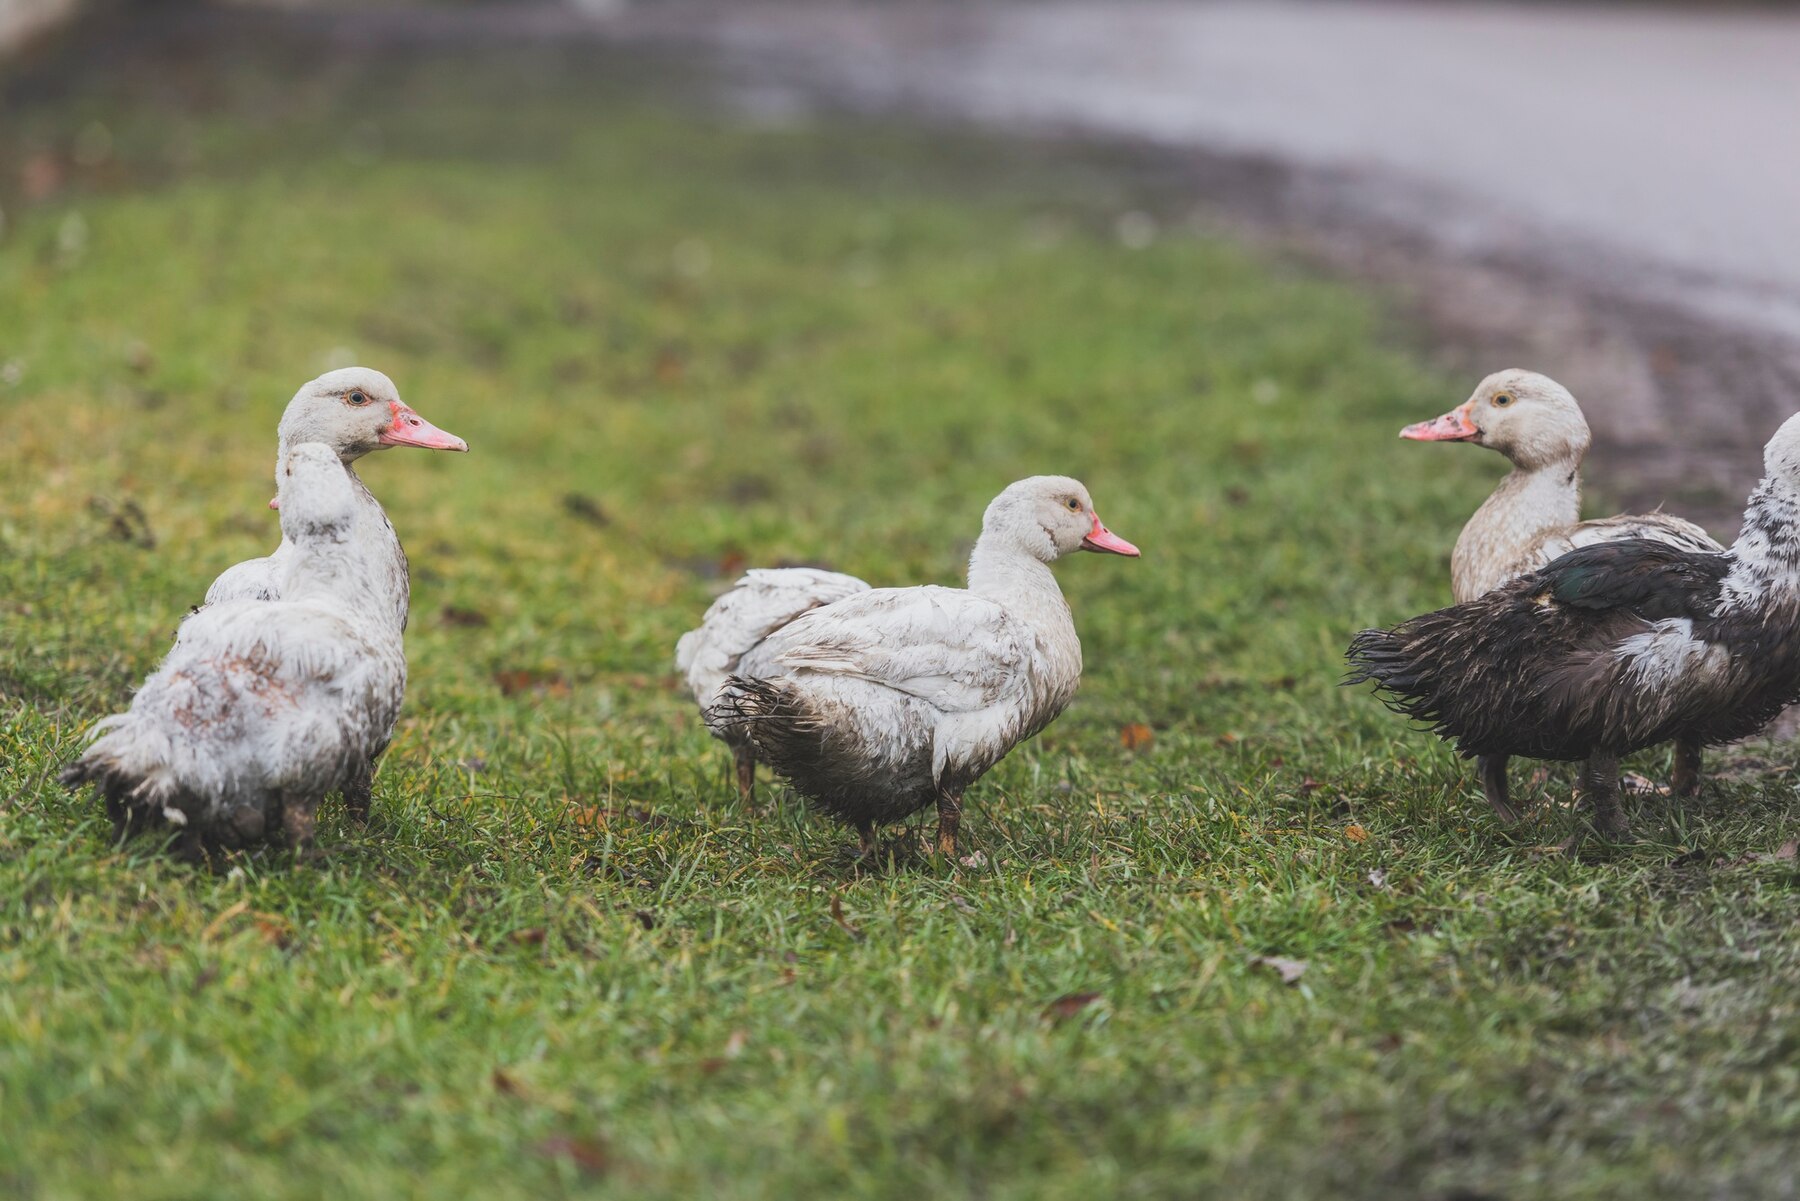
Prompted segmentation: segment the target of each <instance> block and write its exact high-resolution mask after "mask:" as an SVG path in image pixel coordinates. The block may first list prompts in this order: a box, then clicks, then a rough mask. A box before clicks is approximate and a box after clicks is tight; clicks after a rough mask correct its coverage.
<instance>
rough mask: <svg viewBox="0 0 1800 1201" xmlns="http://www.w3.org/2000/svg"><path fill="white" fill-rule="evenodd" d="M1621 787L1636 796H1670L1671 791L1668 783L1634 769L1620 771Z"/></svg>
mask: <svg viewBox="0 0 1800 1201" xmlns="http://www.w3.org/2000/svg"><path fill="white" fill-rule="evenodd" d="M1619 787H1620V788H1621V789H1622V790H1623V791H1625V792H1629V793H1631V794H1633V795H1635V796H1668V795H1669V792H1670V789H1669V786H1668V785H1667V784H1658V783H1657V782H1656V781H1655V780H1652V779H1651V778H1650V777H1649V776H1645V775H1640V774H1639V773H1637V772H1634V771H1627V772H1620V773H1619Z"/></svg>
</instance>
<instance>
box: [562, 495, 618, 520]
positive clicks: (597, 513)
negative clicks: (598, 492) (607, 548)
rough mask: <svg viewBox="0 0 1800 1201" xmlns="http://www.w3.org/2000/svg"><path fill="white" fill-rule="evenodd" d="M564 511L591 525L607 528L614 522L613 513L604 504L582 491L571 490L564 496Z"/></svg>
mask: <svg viewBox="0 0 1800 1201" xmlns="http://www.w3.org/2000/svg"><path fill="white" fill-rule="evenodd" d="M562 507H563V512H565V513H567V514H568V515H569V516H570V517H573V518H575V520H577V521H585V522H587V523H588V524H589V525H592V526H599V527H601V528H603V529H604V528H605V527H606V526H609V525H611V524H612V515H611V514H610V513H608V512H607V511H606V509H605V507H604V506H603V505H601V503H600V502H599V501H597V500H595V499H594V498H593V497H591V496H587V495H584V494H582V493H580V492H570V493H567V494H565V495H564V496H563V498H562Z"/></svg>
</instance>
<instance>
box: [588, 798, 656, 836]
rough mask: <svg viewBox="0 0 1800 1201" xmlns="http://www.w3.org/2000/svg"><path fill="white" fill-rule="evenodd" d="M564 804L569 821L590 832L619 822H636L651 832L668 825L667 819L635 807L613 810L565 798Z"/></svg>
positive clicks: (604, 806)
mask: <svg viewBox="0 0 1800 1201" xmlns="http://www.w3.org/2000/svg"><path fill="white" fill-rule="evenodd" d="M564 803H565V804H566V805H567V806H568V813H569V820H570V821H572V822H574V823H575V824H576V825H577V826H582V827H585V828H587V829H591V830H598V829H601V828H603V827H605V826H609V825H611V824H612V823H613V822H616V821H620V820H623V821H628V822H636V823H637V824H638V825H640V826H646V827H648V828H649V829H652V830H656V829H660V828H662V827H663V826H666V825H668V824H669V821H668V819H667V818H665V817H661V816H659V815H657V814H655V813H652V812H650V810H648V809H640V808H637V807H636V806H633V807H632V808H629V809H614V808H611V807H610V806H607V805H583V804H581V803H580V802H579V801H571V800H568V799H567V798H565V799H564Z"/></svg>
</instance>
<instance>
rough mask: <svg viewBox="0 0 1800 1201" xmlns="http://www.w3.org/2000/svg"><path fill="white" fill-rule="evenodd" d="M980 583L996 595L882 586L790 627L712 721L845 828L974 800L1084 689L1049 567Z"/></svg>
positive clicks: (1029, 564) (736, 679)
mask: <svg viewBox="0 0 1800 1201" xmlns="http://www.w3.org/2000/svg"><path fill="white" fill-rule="evenodd" d="M978 558H979V551H978ZM971 578H972V581H973V580H975V579H977V578H981V579H982V580H983V582H984V583H987V584H989V585H991V586H990V587H986V588H982V589H981V590H980V591H973V590H963V589H956V588H939V587H923V588H879V589H874V590H871V591H867V592H862V593H858V594H856V595H853V596H850V597H847V598H845V599H843V600H839V601H837V602H835V603H833V604H832V605H830V606H829V607H827V608H822V609H818V610H816V611H814V612H811V613H808V614H806V615H805V616H803V617H800V618H799V619H797V620H795V621H793V622H791V623H789V624H788V625H785V626H783V627H782V628H780V629H779V630H776V631H775V632H773V633H772V634H770V635H769V636H768V637H766V638H765V639H764V640H763V641H762V642H761V643H760V644H759V645H757V646H756V647H755V648H754V649H753V650H752V651H750V652H749V653H747V654H746V655H744V656H743V658H742V660H741V661H740V662H739V664H738V667H737V671H736V674H735V675H734V676H733V677H732V678H731V679H730V680H729V681H728V682H727V683H726V684H725V686H724V687H723V688H722V689H721V690H720V691H719V693H718V696H717V698H716V699H715V701H714V702H713V703H712V704H711V705H710V706H709V707H708V709H707V711H706V712H707V720H708V724H709V725H711V726H712V728H713V729H714V730H715V731H716V732H718V733H719V734H720V736H721V737H735V736H740V733H741V736H743V737H747V738H748V739H749V741H750V743H751V745H752V746H753V747H754V749H755V751H756V755H757V758H758V759H761V760H762V761H764V762H766V763H768V764H769V765H770V766H771V767H773V768H774V769H775V770H776V771H778V772H780V773H781V774H783V775H785V776H787V777H788V778H789V779H790V780H791V781H792V782H793V783H794V785H795V787H796V788H797V789H798V790H799V791H800V792H801V793H803V794H804V795H806V796H808V797H810V798H812V800H813V801H815V802H816V803H817V804H818V805H819V806H820V808H822V809H824V810H825V811H826V812H828V813H830V814H832V815H833V816H835V817H838V818H840V819H842V820H845V821H850V822H855V823H873V824H880V823H885V822H889V821H893V820H897V819H898V818H901V817H904V816H906V815H907V814H909V813H912V812H915V811H917V810H918V809H921V808H923V807H925V806H927V805H929V804H931V803H932V802H933V800H934V799H935V798H936V797H937V795H938V794H939V792H940V791H951V792H960V791H961V790H962V789H963V788H966V787H967V786H968V785H969V784H972V783H973V782H974V781H975V780H977V779H979V778H980V777H981V776H982V775H983V774H985V773H986V772H987V771H988V769H989V768H991V767H993V766H994V764H996V763H998V762H999V761H1000V760H1001V759H1002V758H1004V757H1005V756H1006V754H1007V753H1008V752H1009V751H1011V750H1012V748H1013V747H1015V746H1017V745H1018V744H1019V743H1020V742H1022V741H1024V740H1025V739H1027V738H1029V737H1031V736H1032V735H1033V734H1036V733H1037V732H1038V731H1039V730H1042V729H1043V728H1044V727H1045V726H1047V725H1048V724H1050V722H1051V721H1053V720H1054V719H1055V718H1056V717H1057V715H1058V714H1060V713H1061V712H1062V711H1063V709H1064V708H1066V707H1067V706H1068V703H1069V701H1070V700H1071V699H1072V698H1073V697H1074V695H1075V690H1076V687H1077V686H1078V685H1079V683H1080V680H1081V643H1080V641H1079V640H1078V639H1077V637H1076V634H1075V626H1074V621H1073V619H1072V618H1071V616H1070V613H1069V607H1068V604H1067V603H1066V602H1065V601H1064V600H1063V597H1062V593H1061V591H1060V590H1059V589H1058V588H1057V586H1056V581H1055V578H1054V576H1052V575H1051V573H1050V569H1049V568H1048V567H1047V566H1046V565H1044V564H1043V563H1040V562H1037V561H1035V560H1025V561H1021V562H1013V563H1008V564H1007V565H1006V567H1005V570H1004V571H1002V572H998V573H995V572H990V573H987V574H986V576H985V577H984V576H982V574H981V573H980V572H979V570H978V569H977V570H972V572H971Z"/></svg>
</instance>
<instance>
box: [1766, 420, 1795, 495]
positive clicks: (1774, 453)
mask: <svg viewBox="0 0 1800 1201" xmlns="http://www.w3.org/2000/svg"><path fill="white" fill-rule="evenodd" d="M1763 474H1764V475H1765V476H1767V477H1768V478H1769V480H1770V482H1771V483H1780V484H1785V485H1786V486H1787V488H1788V490H1789V491H1791V492H1794V493H1797V494H1800V413H1795V414H1794V415H1793V416H1792V417H1789V418H1788V419H1787V420H1786V421H1784V422H1782V423H1781V428H1780V429H1778V430H1776V431H1775V436H1774V437H1773V438H1770V439H1769V442H1768V445H1767V446H1765V447H1763Z"/></svg>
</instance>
